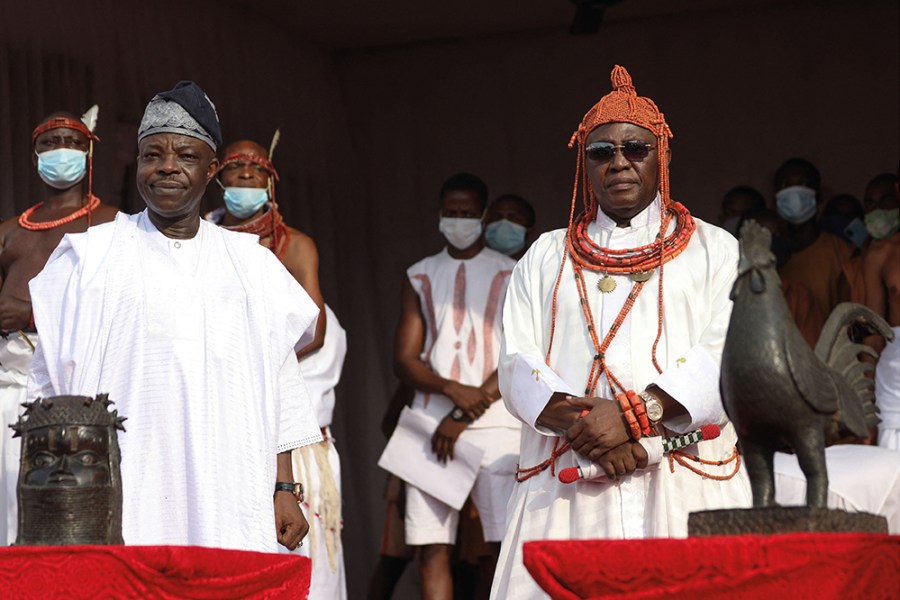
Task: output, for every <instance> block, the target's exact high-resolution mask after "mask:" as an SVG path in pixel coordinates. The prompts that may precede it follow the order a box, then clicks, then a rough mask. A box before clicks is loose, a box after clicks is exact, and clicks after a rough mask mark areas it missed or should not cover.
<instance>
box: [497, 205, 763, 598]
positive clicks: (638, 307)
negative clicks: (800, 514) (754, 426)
mask: <svg viewBox="0 0 900 600" xmlns="http://www.w3.org/2000/svg"><path fill="white" fill-rule="evenodd" d="M695 221H696V223H697V230H696V231H695V232H694V234H693V236H692V238H691V240H690V242H689V244H688V246H687V248H685V250H684V251H683V252H682V254H681V255H680V256H678V257H677V258H676V259H675V260H673V261H671V262H669V263H668V264H667V265H665V267H664V273H663V277H664V286H665V289H664V294H663V297H664V320H663V331H662V338H661V340H660V342H659V346H658V348H657V352H656V356H657V360H658V362H659V364H660V366H661V367H662V369H663V373H662V375H660V374H659V373H658V372H657V370H656V369H655V368H654V366H653V363H652V361H651V353H652V350H651V349H652V346H653V342H654V339H655V338H656V334H657V323H658V320H657V302H658V289H659V288H658V285H659V272H658V270H657V271H654V273H653V276H652V278H651V279H650V280H649V281H648V282H647V283H646V284H645V286H644V288H643V291H642V292H641V293H640V295H639V296H638V297H637V300H636V302H635V303H634V306H633V308H632V310H631V312H630V313H629V315H628V317H627V318H626V319H625V320H624V322H623V324H622V326H621V328H620V329H619V332H618V334H616V336H615V337H614V339H613V341H612V343H611V345H610V347H609V349H608V351H607V352H606V357H607V364H608V366H609V368H610V369H611V370H612V372H613V373H614V374H615V375H616V376H617V377H618V379H619V380H620V381H621V382H622V384H623V385H625V386H626V388H629V389H635V390H643V389H644V388H645V387H647V386H648V385H649V384H651V383H656V384H657V385H659V386H660V387H661V388H662V389H663V390H665V391H666V392H668V393H669V394H671V395H672V396H673V397H674V398H675V399H676V400H678V401H679V402H680V403H681V404H682V405H684V406H685V408H687V410H688V412H689V414H690V416H689V417H687V418H681V419H678V420H672V421H666V422H665V425H666V426H667V427H669V428H670V429H673V430H676V431H679V432H683V431H689V430H693V429H695V428H697V427H699V426H700V425H702V424H706V423H719V424H721V425H722V435H721V436H720V437H719V438H718V439H717V440H712V441H707V442H703V443H701V444H700V445H699V446H693V447H689V448H687V449H686V450H688V451H691V452H692V453H693V454H697V453H698V451H697V448H698V447H699V454H700V456H701V457H703V458H705V459H711V460H721V459H726V458H728V457H730V456H731V455H732V452H733V449H734V446H735V443H736V436H735V433H734V428H733V427H732V426H731V425H730V423H728V421H727V418H726V416H725V414H724V409H723V407H722V403H721V399H720V396H719V362H720V358H721V351H722V347H723V345H724V341H725V333H726V331H727V328H728V320H729V317H730V314H731V301H730V300H729V298H728V296H729V293H730V291H731V286H732V283H733V282H734V280H735V276H736V273H737V263H738V251H737V242H736V241H735V240H734V238H733V237H732V236H731V235H730V234H728V233H727V232H726V231H724V230H722V229H719V228H717V227H713V226H710V225H708V224H706V223H704V222H702V221H700V220H699V219H695ZM671 228H674V224H672V225H671V226H670V231H671ZM658 232H659V198H658V197H657V200H656V202H654V203H653V204H651V205H650V206H649V207H648V208H647V209H645V210H644V211H643V212H642V213H640V214H639V215H637V216H636V217H635V218H634V219H632V221H631V225H630V226H629V227H626V228H618V227H616V226H615V224H614V223H613V222H612V221H611V220H610V219H609V218H608V217H606V215H604V214H603V213H602V212H601V213H600V215H599V217H598V219H597V220H596V221H595V222H594V223H592V224H591V225H590V226H589V228H588V234H589V235H590V236H591V238H592V239H593V240H594V241H595V242H596V243H599V244H600V245H601V246H605V247H608V248H619V249H624V248H636V247H639V246H643V245H646V244H649V243H651V241H652V240H653V239H654V238H655V236H656V234H657V233H658ZM564 252H565V230H557V231H553V232H549V233H547V234H544V235H543V236H541V237H540V239H538V240H537V242H535V243H534V244H533V245H532V247H531V248H530V249H529V251H528V253H527V254H526V255H525V256H524V257H523V258H522V260H521V261H520V262H519V264H518V265H517V266H516V268H515V270H514V271H513V275H512V278H511V280H510V285H509V289H508V291H507V296H506V304H505V306H504V314H503V327H504V338H503V347H502V349H501V357H500V367H499V375H500V391H501V393H502V394H503V398H504V401H505V402H506V404H507V406H508V407H509V410H510V412H512V413H513V414H514V415H516V416H517V417H518V418H519V419H521V421H522V422H523V423H524V424H525V426H524V427H523V428H522V447H521V455H520V464H521V465H522V466H523V467H530V466H533V465H537V464H539V463H541V462H542V461H544V460H546V459H547V458H549V456H550V453H551V451H552V449H553V443H554V440H555V439H556V437H555V436H554V435H553V434H552V433H550V432H549V431H545V430H542V429H539V428H537V427H536V425H535V423H536V421H537V418H538V415H539V414H540V413H541V411H542V410H543V408H544V407H545V406H546V403H547V401H548V400H549V399H550V397H551V395H552V394H553V393H554V392H557V391H559V392H566V393H570V394H572V395H574V396H584V391H585V384H586V382H587V379H588V374H589V372H590V367H591V362H592V360H593V357H594V355H595V354H596V350H595V349H594V346H593V344H592V342H591V340H590V337H589V334H588V331H587V326H586V323H585V317H584V314H583V312H582V309H581V307H580V304H579V296H578V291H577V289H576V286H575V280H574V275H573V270H572V266H571V260H567V262H566V267H565V270H564V271H563V276H562V283H561V284H560V287H559V294H558V314H557V319H556V331H555V337H554V340H553V349H552V353H551V355H550V360H549V365H547V364H546V363H545V361H544V358H545V355H546V352H547V348H548V344H549V341H550V324H551V307H552V304H553V289H554V285H555V283H556V279H557V274H558V272H559V267H560V261H561V260H562V257H563V253H564ZM600 277H601V275H600V274H598V273H595V272H590V271H585V279H586V283H587V288H588V295H589V297H590V304H591V309H592V311H593V316H594V321H595V323H596V326H597V328H598V330H599V334H600V335H599V336H598V337H599V338H600V339H601V340H602V339H603V336H605V335H606V333H607V332H608V331H609V329H610V326H611V325H612V323H613V321H614V320H615V319H616V317H617V316H618V314H619V311H620V309H621V308H622V306H623V305H624V303H625V299H626V297H627V295H628V293H629V291H630V289H631V287H632V282H631V280H630V278H629V277H627V276H614V279H615V281H616V284H617V285H616V288H615V290H614V291H613V292H612V293H609V294H603V293H601V292H600V291H599V290H598V288H597V282H598V280H599V279H600ZM601 381H602V385H601V386H600V387H599V388H598V390H597V395H598V396H601V397H605V398H611V397H612V396H611V395H610V390H609V388H608V385H607V383H606V379H605V378H601ZM572 454H573V453H572V451H570V452H569V453H568V454H566V455H564V456H562V457H561V459H560V460H559V461H558V463H557V467H556V468H557V473H558V472H559V469H562V468H566V467H571V466H575V462H574V460H573V455H572ZM733 467H734V462H731V463H729V464H727V465H725V466H722V467H709V466H703V469H704V470H706V471H707V472H711V473H714V474H717V475H723V474H728V473H730V472H731V470H732V469H733ZM750 504H751V494H750V487H749V481H748V479H747V478H746V476H745V475H744V471H743V469H742V470H741V472H740V473H739V474H738V476H736V477H734V478H733V479H730V480H728V481H713V480H710V479H704V478H701V477H700V476H698V475H696V474H694V473H692V472H690V471H689V470H687V469H686V468H684V467H682V466H681V465H678V464H676V465H675V472H674V473H671V472H670V470H669V465H668V460H667V459H666V458H665V457H664V458H663V462H662V464H658V465H656V466H651V467H649V468H648V469H646V470H643V471H637V472H635V473H634V474H632V475H630V476H626V477H624V478H622V479H620V480H619V481H617V482H614V483H596V482H577V483H571V484H563V483H561V482H560V481H559V480H558V479H557V478H556V477H554V476H552V475H551V474H550V470H549V469H548V470H546V471H544V472H543V473H541V474H540V475H538V476H536V477H533V478H531V479H528V480H527V481H525V482H523V483H517V484H516V486H515V488H514V491H513V496H512V498H511V499H510V504H509V507H508V514H507V532H506V537H505V538H504V540H503V546H502V550H501V556H500V561H499V564H498V565H497V571H496V574H495V577H494V585H493V589H492V593H491V596H492V598H503V599H507V598H536V597H537V598H540V597H545V594H544V593H543V592H542V591H541V590H540V588H539V587H538V586H537V584H536V583H534V581H533V579H532V578H531V576H530V575H529V574H528V572H527V570H526V569H525V567H524V565H523V564H522V544H523V542H526V541H529V540H540V539H585V538H618V539H621V538H643V537H680V536H685V535H686V534H687V515H688V513H689V512H691V511H695V510H703V509H707V508H710V509H711V508H726V507H745V506H750Z"/></svg>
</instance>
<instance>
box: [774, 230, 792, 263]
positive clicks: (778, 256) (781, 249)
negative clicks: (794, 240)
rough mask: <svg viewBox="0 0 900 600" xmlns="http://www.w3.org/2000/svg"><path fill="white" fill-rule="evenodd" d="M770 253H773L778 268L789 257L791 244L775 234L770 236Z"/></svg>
mask: <svg viewBox="0 0 900 600" xmlns="http://www.w3.org/2000/svg"><path fill="white" fill-rule="evenodd" d="M771 249H772V254H774V255H775V267H776V268H778V269H780V268H781V267H783V266H784V265H785V264H787V261H788V260H790V258H791V244H790V242H788V241H787V240H786V239H784V238H782V237H779V236H777V235H773V236H772V247H771Z"/></svg>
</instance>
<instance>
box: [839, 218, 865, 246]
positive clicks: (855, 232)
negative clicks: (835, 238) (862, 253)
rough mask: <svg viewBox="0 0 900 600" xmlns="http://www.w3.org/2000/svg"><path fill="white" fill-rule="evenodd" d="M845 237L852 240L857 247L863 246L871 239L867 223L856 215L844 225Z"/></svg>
mask: <svg viewBox="0 0 900 600" xmlns="http://www.w3.org/2000/svg"><path fill="white" fill-rule="evenodd" d="M844 237H845V238H847V239H848V240H850V241H851V242H852V243H853V245H854V246H856V247H857V248H862V247H863V246H864V245H865V244H866V241H867V240H868V239H869V231H868V230H867V229H866V223H865V222H864V221H863V220H862V219H860V218H859V217H856V218H855V219H853V220H852V221H850V223H849V224H848V225H847V226H846V227H844Z"/></svg>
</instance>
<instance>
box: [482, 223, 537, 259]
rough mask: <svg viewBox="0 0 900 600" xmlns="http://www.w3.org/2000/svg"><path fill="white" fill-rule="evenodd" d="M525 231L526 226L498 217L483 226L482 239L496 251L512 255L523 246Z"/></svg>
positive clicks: (526, 229)
mask: <svg viewBox="0 0 900 600" xmlns="http://www.w3.org/2000/svg"><path fill="white" fill-rule="evenodd" d="M527 231H528V228H527V227H523V226H522V225H519V224H518V223H513V222H512V221H509V220H507V219H500V220H499V221H494V222H493V223H489V224H488V226H487V227H485V228H484V241H485V242H487V245H488V246H490V247H491V248H493V249H494V250H496V251H497V252H502V253H503V254H505V255H507V256H512V255H513V254H515V253H516V252H518V251H519V250H521V249H522V248H523V247H525V233H526V232H527Z"/></svg>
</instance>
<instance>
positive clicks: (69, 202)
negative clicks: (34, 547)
mask: <svg viewBox="0 0 900 600" xmlns="http://www.w3.org/2000/svg"><path fill="white" fill-rule="evenodd" d="M98 111H99V109H98V107H97V106H93V107H92V108H91V109H90V110H88V112H87V113H85V115H84V116H83V117H81V118H80V119H79V118H78V117H76V116H75V115H73V114H70V113H67V112H56V113H53V114H51V115H50V116H48V117H47V118H45V119H44V120H43V121H41V123H40V124H39V125H38V126H37V127H35V129H34V131H33V132H32V133H31V148H30V150H31V152H32V155H31V156H32V162H33V163H34V166H35V171H36V174H37V175H38V176H39V177H40V178H41V181H42V182H43V186H41V201H40V202H38V203H36V204H35V205H34V206H32V207H31V208H29V209H27V210H26V211H25V212H23V213H22V214H21V215H19V216H18V217H13V218H11V219H7V220H6V221H4V222H3V223H0V335H2V338H3V339H2V340H0V460H2V462H0V510H4V511H5V513H6V516H5V517H2V518H0V546H4V545H6V544H7V543H9V544H12V543H13V542H14V541H15V539H16V527H17V524H18V522H17V519H18V517H17V510H18V509H17V506H16V482H17V481H18V474H19V448H20V444H19V440H13V438H12V431H11V430H10V429H9V427H7V426H8V425H12V424H14V423H15V422H16V421H17V420H18V416H19V413H21V411H22V410H23V409H22V406H21V404H22V403H23V402H24V401H25V385H26V383H27V380H28V370H29V369H30V368H31V359H32V355H33V353H34V349H35V346H36V345H37V342H38V334H37V330H36V328H35V326H34V317H33V314H32V310H31V295H30V294H29V292H28V282H29V281H30V280H31V278H32V277H34V276H35V275H37V274H38V273H39V272H40V270H41V269H42V268H44V264H45V263H46V262H47V259H48V258H50V254H51V253H52V252H53V249H54V248H56V245H57V244H58V243H59V241H60V240H61V239H62V237H63V235H65V234H66V233H76V232H82V231H84V230H86V229H87V228H88V227H90V226H91V225H97V224H99V223H106V222H108V221H111V220H112V219H113V218H114V217H115V215H116V212H117V210H116V209H115V208H114V207H112V206H109V205H108V204H104V203H102V202H101V201H100V199H99V198H97V197H96V196H94V195H93V193H92V192H91V175H92V171H93V168H92V164H93V149H94V142H97V141H99V138H98V137H97V136H96V135H95V134H94V130H95V128H96V124H97V115H98ZM23 141H24V140H23ZM23 150H24V147H23Z"/></svg>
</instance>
